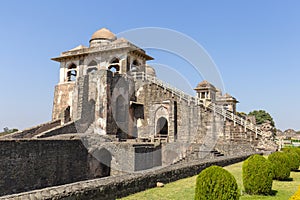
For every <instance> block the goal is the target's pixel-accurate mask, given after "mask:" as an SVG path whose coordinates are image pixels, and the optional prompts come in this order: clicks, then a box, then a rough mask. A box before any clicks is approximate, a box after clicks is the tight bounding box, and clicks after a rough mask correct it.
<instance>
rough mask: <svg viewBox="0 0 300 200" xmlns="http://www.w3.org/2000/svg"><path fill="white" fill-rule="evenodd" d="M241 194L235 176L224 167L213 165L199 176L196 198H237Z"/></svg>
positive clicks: (219, 199) (226, 199)
mask: <svg viewBox="0 0 300 200" xmlns="http://www.w3.org/2000/svg"><path fill="white" fill-rule="evenodd" d="M239 196H240V194H239V189H238V185H237V183H236V180H235V178H234V176H233V175H231V174H230V173H229V172H228V171H226V170H225V169H223V168H222V167H218V166H211V167H209V168H206V169H205V170H203V171H202V172H201V173H200V174H199V175H198V177H197V181H196V191H195V200H199V199H200V200H216V199H218V200H229V199H230V200H235V199H239Z"/></svg>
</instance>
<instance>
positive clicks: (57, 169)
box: [0, 140, 89, 195]
mask: <svg viewBox="0 0 300 200" xmlns="http://www.w3.org/2000/svg"><path fill="white" fill-rule="evenodd" d="M87 155H88V152H87V151H86V149H85V148H84V146H83V145H82V144H81V141H80V140H31V141H30V140H9V141H0V160H1V163H0V169H1V170H0V177H1V179H0V195H5V194H11V193H17V192H23V191H28V190H33V189H38V188H44V187H49V186H53V185H61V184H66V183H71V182H75V181H80V180H85V179H87V178H88V177H89V170H88V164H87Z"/></svg>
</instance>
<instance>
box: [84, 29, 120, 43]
mask: <svg viewBox="0 0 300 200" xmlns="http://www.w3.org/2000/svg"><path fill="white" fill-rule="evenodd" d="M97 39H102V40H115V39H117V37H116V36H115V34H113V33H112V32H111V31H110V30H108V29H107V28H101V29H100V30H98V31H96V32H95V33H94V34H93V35H92V38H91V40H90V41H92V40H97Z"/></svg>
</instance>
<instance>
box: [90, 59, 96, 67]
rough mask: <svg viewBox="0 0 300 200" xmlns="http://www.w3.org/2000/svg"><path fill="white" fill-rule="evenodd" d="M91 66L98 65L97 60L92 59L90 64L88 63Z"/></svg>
mask: <svg viewBox="0 0 300 200" xmlns="http://www.w3.org/2000/svg"><path fill="white" fill-rule="evenodd" d="M88 66H89V67H94V66H97V62H96V61H95V60H92V61H91V62H90V63H89V64H88Z"/></svg>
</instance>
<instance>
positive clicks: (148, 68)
mask: <svg viewBox="0 0 300 200" xmlns="http://www.w3.org/2000/svg"><path fill="white" fill-rule="evenodd" d="M146 74H147V75H150V76H156V72H155V69H154V68H153V67H151V66H149V65H146Z"/></svg>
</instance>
